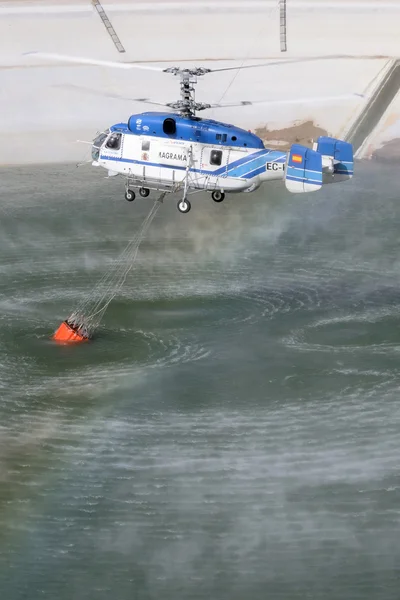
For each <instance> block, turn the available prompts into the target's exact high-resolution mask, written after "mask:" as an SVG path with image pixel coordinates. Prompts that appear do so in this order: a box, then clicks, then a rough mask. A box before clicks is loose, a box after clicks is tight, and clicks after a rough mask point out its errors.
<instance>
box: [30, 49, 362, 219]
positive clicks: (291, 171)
mask: <svg viewBox="0 0 400 600" xmlns="http://www.w3.org/2000/svg"><path fill="white" fill-rule="evenodd" d="M26 54H34V55H36V56H37V57H38V58H47V59H51V60H58V61H67V62H75V63H80V64H92V65H98V66H105V67H112V68H122V69H144V70H149V71H159V72H163V73H168V74H172V75H173V76H177V77H179V80H180V100H177V101H175V102H170V103H167V104H163V103H159V102H153V101H151V100H149V99H147V98H135V99H132V100H134V101H135V102H142V103H147V104H152V105H156V106H158V107H160V106H162V107H163V108H164V110H162V111H161V110H159V111H158V112H143V113H137V114H132V115H130V117H129V118H128V120H127V122H121V123H117V124H114V125H111V126H109V127H108V128H107V129H105V130H104V131H102V132H100V133H98V135H97V136H96V137H95V138H94V139H93V140H92V142H90V143H91V159H92V160H91V163H92V165H93V166H94V167H102V168H103V169H105V170H106V171H107V172H108V176H109V177H113V176H117V175H120V176H122V177H124V179H125V199H126V200H127V201H129V202H132V201H133V200H135V197H136V194H135V190H138V191H139V195H140V196H142V197H144V198H146V197H148V196H149V195H150V192H151V190H156V191H159V192H163V193H178V192H181V198H180V199H179V201H178V204H177V208H178V210H179V211H180V212H181V213H188V212H189V211H190V209H191V203H190V201H189V199H188V196H189V195H192V194H195V193H198V192H204V191H206V192H211V197H212V199H213V200H214V202H222V201H223V200H224V199H225V195H226V194H231V193H250V192H254V191H255V190H257V189H258V188H259V187H260V186H261V185H262V184H263V183H265V182H269V181H274V180H279V179H280V180H283V182H284V184H285V187H286V189H287V190H288V191H289V192H291V193H307V192H313V191H317V190H319V189H320V188H321V187H322V185H324V184H330V183H340V182H343V181H346V180H349V179H351V178H352V177H353V173H354V158H353V147H352V145H351V144H350V143H348V142H346V141H343V140H339V139H336V138H333V137H329V136H320V137H318V139H317V140H316V141H315V142H314V143H313V147H312V148H309V147H306V146H303V145H301V144H293V145H292V146H291V148H290V150H289V151H288V152H286V151H285V152H283V151H279V150H273V149H269V148H266V147H265V145H264V142H263V141H262V139H261V138H260V137H258V136H257V135H255V134H254V133H252V132H251V131H247V130H245V129H242V128H240V127H237V126H235V125H233V124H229V123H224V122H222V121H216V120H213V119H207V118H205V119H202V118H200V117H198V116H197V114H196V112H198V111H202V110H206V109H211V108H218V107H224V106H225V107H231V106H247V105H251V104H254V102H250V101H242V102H240V103H239V104H232V103H231V104H206V103H200V102H196V100H195V85H196V84H197V81H198V78H199V77H203V76H204V75H208V74H210V73H216V72H221V71H229V70H238V69H243V68H255V67H261V66H270V65H271V64H282V63H281V61H280V62H279V63H277V62H268V63H264V64H256V65H245V66H240V67H239V66H236V67H225V68H218V69H209V68H205V67H195V68H180V67H168V68H165V69H163V68H161V67H155V66H150V65H143V64H138V63H123V62H121V63H120V62H112V61H103V60H97V59H91V58H80V57H73V56H64V55H59V54H50V53H42V52H29V53H26ZM329 58H333V57H332V56H330V57H329ZM298 60H299V59H291V60H289V61H286V62H297V61H298ZM302 60H307V59H302ZM308 60H317V58H315V57H312V58H310V59H308ZM75 87H76V86H75ZM349 96H361V95H360V94H350V95H345V96H343V95H342V96H336V97H333V98H334V99H344V98H348V97H349ZM331 98H332V97H331ZM322 100H323V99H322ZM299 101H300V102H301V101H303V102H304V101H307V99H300V100H297V102H299ZM261 102H262V101H261ZM285 102H288V101H287V100H286V101H285ZM289 102H290V100H289ZM294 102H296V100H294ZM264 103H268V101H267V102H264ZM165 108H168V109H172V111H173V112H171V110H169V111H165Z"/></svg>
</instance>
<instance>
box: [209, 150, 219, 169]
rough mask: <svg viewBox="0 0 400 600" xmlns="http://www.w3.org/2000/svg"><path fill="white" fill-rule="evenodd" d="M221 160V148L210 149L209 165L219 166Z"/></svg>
mask: <svg viewBox="0 0 400 600" xmlns="http://www.w3.org/2000/svg"><path fill="white" fill-rule="evenodd" d="M221 162H222V150H211V154H210V165H216V166H219V165H220V164H221Z"/></svg>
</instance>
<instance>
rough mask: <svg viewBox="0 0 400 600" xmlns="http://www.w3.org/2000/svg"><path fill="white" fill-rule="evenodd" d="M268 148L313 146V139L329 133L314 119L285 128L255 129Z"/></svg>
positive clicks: (286, 148)
mask: <svg viewBox="0 0 400 600" xmlns="http://www.w3.org/2000/svg"><path fill="white" fill-rule="evenodd" d="M255 134H256V135H258V136H259V137H260V138H261V139H262V140H263V142H264V144H265V145H266V146H267V147H268V148H273V149H277V150H288V149H289V148H290V146H291V145H292V144H302V145H303V146H308V147H309V148H311V147H312V143H313V140H316V139H317V138H318V137H319V136H320V135H329V134H328V132H327V131H326V130H325V129H322V127H318V125H315V124H314V122H313V121H304V122H303V123H297V124H295V125H292V126H291V127H286V128H285V129H273V130H269V129H268V127H267V126H265V127H259V128H257V129H256V130H255Z"/></svg>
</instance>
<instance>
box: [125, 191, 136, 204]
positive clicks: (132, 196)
mask: <svg viewBox="0 0 400 600" xmlns="http://www.w3.org/2000/svg"><path fill="white" fill-rule="evenodd" d="M135 198H136V196H135V192H134V191H133V190H129V189H128V190H126V192H125V200H128V202H133V201H134V199H135Z"/></svg>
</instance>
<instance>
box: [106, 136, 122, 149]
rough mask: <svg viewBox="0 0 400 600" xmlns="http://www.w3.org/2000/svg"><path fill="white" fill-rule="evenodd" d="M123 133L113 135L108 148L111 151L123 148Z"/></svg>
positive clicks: (109, 139)
mask: <svg viewBox="0 0 400 600" xmlns="http://www.w3.org/2000/svg"><path fill="white" fill-rule="evenodd" d="M121 139H122V134H121V133H113V134H111V135H110V137H109V138H108V140H107V143H106V148H110V150H119V149H120V148H121Z"/></svg>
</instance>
